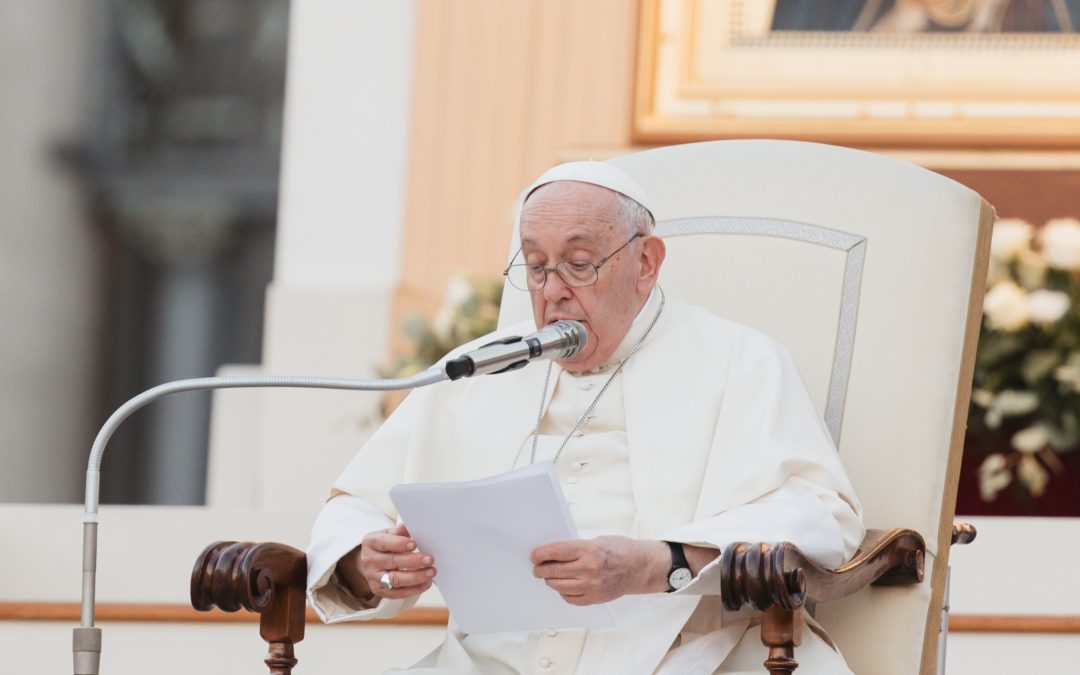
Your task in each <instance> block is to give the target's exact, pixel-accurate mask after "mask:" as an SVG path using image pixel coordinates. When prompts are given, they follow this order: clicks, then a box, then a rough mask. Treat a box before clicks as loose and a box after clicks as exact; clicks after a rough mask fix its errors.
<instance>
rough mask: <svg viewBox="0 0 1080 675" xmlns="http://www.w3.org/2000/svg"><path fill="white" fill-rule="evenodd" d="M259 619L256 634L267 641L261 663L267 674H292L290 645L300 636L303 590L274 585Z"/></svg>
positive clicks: (293, 658)
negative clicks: (264, 657)
mask: <svg viewBox="0 0 1080 675" xmlns="http://www.w3.org/2000/svg"><path fill="white" fill-rule="evenodd" d="M277 591H278V592H277V593H275V594H274V597H273V600H271V601H270V607H269V608H268V610H267V611H266V612H265V613H263V615H262V618H261V620H260V621H259V634H260V635H262V637H263V639H264V640H266V641H267V642H268V643H269V644H270V653H269V654H267V656H266V659H265V661H264V663H266V667H267V668H269V669H270V675H292V669H293V667H294V666H295V665H296V663H297V659H296V656H295V654H294V653H293V645H294V644H296V643H297V642H300V641H301V640H303V639H304V607H305V605H304V591H303V589H300V588H295V587H289V588H278V589H277Z"/></svg>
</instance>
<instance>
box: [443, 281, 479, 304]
mask: <svg viewBox="0 0 1080 675" xmlns="http://www.w3.org/2000/svg"><path fill="white" fill-rule="evenodd" d="M472 294H473V289H472V284H470V283H469V280H468V279H466V278H465V277H463V276H461V275H460V274H459V275H456V276H454V278H452V279H450V281H449V282H448V283H447V284H446V293H445V295H443V306H444V307H458V306H460V305H462V304H463V303H464V302H465V301H466V300H468V299H469V298H470V297H472Z"/></svg>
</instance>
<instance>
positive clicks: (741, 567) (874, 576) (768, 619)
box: [720, 524, 976, 675]
mask: <svg viewBox="0 0 1080 675" xmlns="http://www.w3.org/2000/svg"><path fill="white" fill-rule="evenodd" d="M975 534H976V532H975V528H974V526H972V525H968V524H957V525H954V526H953V533H952V543H953V544H967V543H970V542H971V541H973V540H974V539H975ZM925 554H926V542H925V541H924V540H923V538H922V535H920V534H919V533H918V532H916V531H914V530H903V529H892V530H867V532H866V537H865V538H864V539H863V541H862V543H861V544H860V545H859V550H858V551H857V552H856V553H855V557H853V558H852V559H851V560H849V561H848V562H847V563H845V564H843V565H841V566H840V567H837V568H836V569H829V568H826V567H822V566H820V565H818V564H817V563H815V562H814V561H812V560H810V559H809V558H807V557H806V556H805V555H804V554H803V552H802V551H800V550H799V548H798V547H797V546H795V545H793V544H789V543H787V542H781V543H779V544H776V545H775V546H770V545H768V544H749V543H746V542H737V543H734V544H731V545H729V546H728V547H727V548H726V549H725V550H724V555H723V558H722V560H721V562H720V565H721V573H720V574H721V576H720V593H721V597H722V599H723V603H724V607H725V608H726V609H728V610H730V611H737V610H739V609H741V608H743V607H745V606H747V605H749V606H750V607H753V608H754V609H757V610H761V611H762V612H763V613H764V614H763V616H762V621H761V641H762V642H763V643H764V644H765V646H766V647H768V648H769V657H768V659H766V661H765V668H766V669H767V670H768V671H769V673H772V674H773V675H778V674H783V673H791V672H793V671H794V670H795V669H796V668H798V667H799V663H798V662H797V661H796V660H795V647H797V646H798V645H799V643H800V641H801V637H802V614H801V612H800V611H799V610H801V609H802V607H803V605H805V604H807V603H810V604H811V606H812V605H813V604H815V603H817V602H827V601H829V600H836V599H838V598H843V597H845V596H848V595H851V594H852V593H855V592H856V591H859V590H860V589H862V588H864V587H866V586H868V585H874V586H898V585H904V584H917V583H921V582H922V580H923V562H924V557H925Z"/></svg>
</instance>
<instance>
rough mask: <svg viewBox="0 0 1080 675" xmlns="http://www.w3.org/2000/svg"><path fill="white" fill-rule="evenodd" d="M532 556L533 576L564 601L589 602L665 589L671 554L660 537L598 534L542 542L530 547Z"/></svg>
mask: <svg viewBox="0 0 1080 675" xmlns="http://www.w3.org/2000/svg"><path fill="white" fill-rule="evenodd" d="M531 560H532V563H533V575H534V576H536V577H538V578H540V579H543V580H544V581H545V582H546V583H547V585H548V586H551V587H552V588H554V589H555V590H556V591H558V592H559V594H560V595H561V596H562V597H563V599H564V600H566V601H567V602H568V603H570V604H571V605H592V604H597V603H601V602H608V601H610V600H614V599H615V598H619V597H622V596H624V595H629V594H633V593H662V592H664V591H666V590H667V588H668V584H667V572H668V569H669V568H670V567H671V552H670V550H669V549H668V546H667V544H665V543H664V542H662V541H642V540H639V539H630V538H629V537H597V538H596V539H579V540H577V541H560V542H555V543H553V544H545V545H544V546H540V547H538V548H536V549H534V550H533V552H532V556H531Z"/></svg>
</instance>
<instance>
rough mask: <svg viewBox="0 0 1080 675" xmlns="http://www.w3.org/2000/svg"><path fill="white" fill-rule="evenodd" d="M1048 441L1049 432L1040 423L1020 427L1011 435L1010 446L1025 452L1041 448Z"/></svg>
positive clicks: (1029, 452)
mask: <svg viewBox="0 0 1080 675" xmlns="http://www.w3.org/2000/svg"><path fill="white" fill-rule="evenodd" d="M1049 442H1050V434H1049V433H1047V430H1046V427H1045V426H1043V425H1041V424H1036V425H1034V426H1030V427H1028V428H1026V429H1021V430H1020V431H1017V432H1016V433H1015V434H1013V437H1012V446H1013V447H1014V448H1016V449H1017V450H1019V451H1020V452H1023V453H1027V454H1031V453H1034V452H1038V451H1040V450H1042V449H1043V448H1045V447H1046V445H1047V443H1049Z"/></svg>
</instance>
